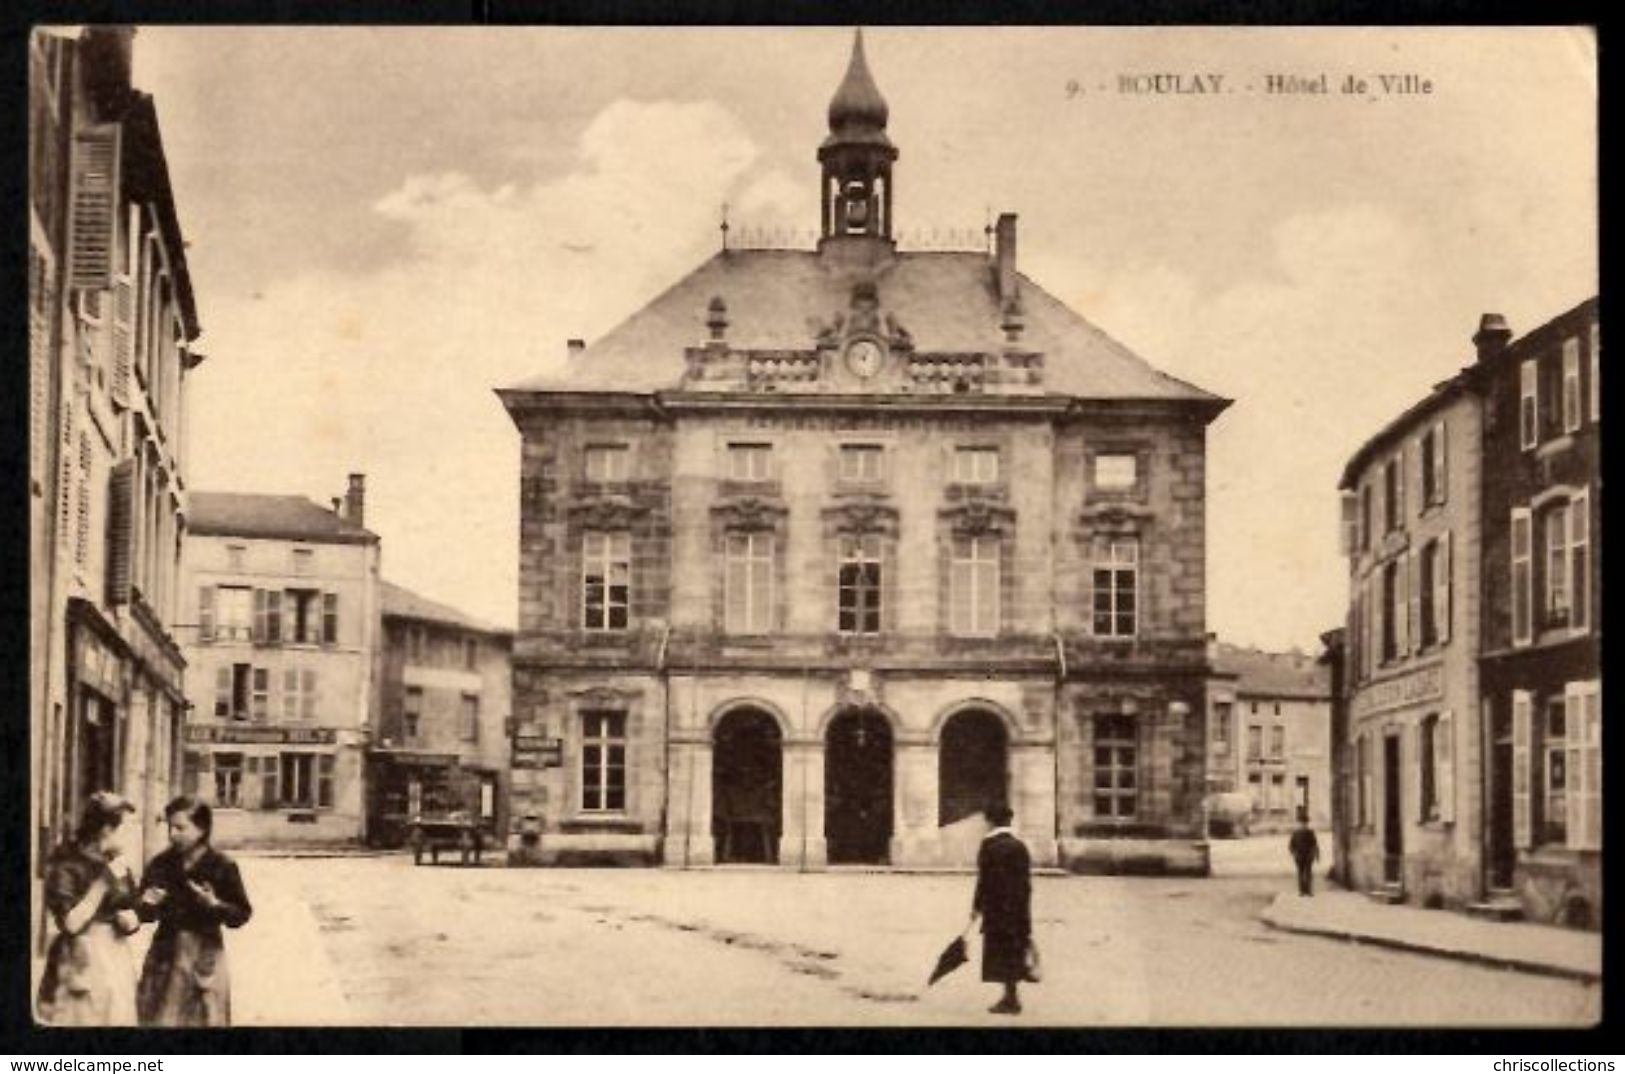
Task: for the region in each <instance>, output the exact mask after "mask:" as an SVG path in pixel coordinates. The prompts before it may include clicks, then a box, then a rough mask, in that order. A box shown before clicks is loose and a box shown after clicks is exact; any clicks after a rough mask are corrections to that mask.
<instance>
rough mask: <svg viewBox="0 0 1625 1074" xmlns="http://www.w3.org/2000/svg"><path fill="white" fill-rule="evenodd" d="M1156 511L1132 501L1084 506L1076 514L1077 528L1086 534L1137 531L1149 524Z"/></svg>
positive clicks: (1153, 518) (1129, 532)
mask: <svg viewBox="0 0 1625 1074" xmlns="http://www.w3.org/2000/svg"><path fill="white" fill-rule="evenodd" d="M1155 518H1156V512H1155V511H1152V510H1151V509H1150V508H1148V507H1142V506H1139V505H1137V504H1132V503H1108V504H1099V505H1096V506H1091V507H1085V508H1084V509H1083V511H1082V513H1081V514H1080V515H1079V516H1078V525H1079V529H1080V530H1081V531H1082V532H1083V533H1084V534H1086V535H1088V534H1098V533H1123V534H1131V533H1139V532H1141V531H1142V530H1144V529H1145V528H1146V527H1148V526H1149V525H1151V523H1152V521H1153V520H1155Z"/></svg>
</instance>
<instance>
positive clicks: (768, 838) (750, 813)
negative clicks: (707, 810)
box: [711, 708, 784, 864]
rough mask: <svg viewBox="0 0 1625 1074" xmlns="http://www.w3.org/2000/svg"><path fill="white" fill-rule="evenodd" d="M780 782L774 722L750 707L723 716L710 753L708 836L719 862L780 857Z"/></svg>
mask: <svg viewBox="0 0 1625 1074" xmlns="http://www.w3.org/2000/svg"><path fill="white" fill-rule="evenodd" d="M783 786H784V748H783V736H782V735H781V734H780V732H779V725H778V722H777V721H776V720H774V719H773V717H772V716H769V715H768V714H767V713H765V712H763V711H762V710H761V709H752V708H740V709H735V710H733V711H732V712H730V713H728V714H727V715H725V716H723V717H722V719H721V720H720V721H719V722H718V723H717V727H716V732H715V734H714V735H713V742H712V755H711V835H712V838H713V839H714V840H715V845H716V860H717V862H718V863H719V864H725V863H728V862H775V861H778V858H779V835H780V833H781V832H782V831H783V830H784V821H783V816H782V813H783V806H782V803H783V800H784V793H783Z"/></svg>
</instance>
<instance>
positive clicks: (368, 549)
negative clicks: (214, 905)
mask: <svg viewBox="0 0 1625 1074" xmlns="http://www.w3.org/2000/svg"><path fill="white" fill-rule="evenodd" d="M365 493H366V489H365V482H364V478H363V477H362V475H360V474H351V475H350V479H349V487H348V490H347V491H346V494H345V496H344V497H343V499H342V500H335V501H334V506H333V508H332V509H328V508H325V507H321V506H319V505H317V504H315V503H313V502H312V501H310V500H308V499H306V498H305V497H303V496H268V495H259V494H253V493H237V492H195V493H193V495H192V514H191V518H190V525H189V531H188V533H187V537H186V587H185V596H184V598H183V599H184V604H185V608H186V613H185V614H186V615H187V616H188V622H189V623H192V624H195V625H196V626H195V629H194V630H192V631H190V632H189V633H190V637H189V638H188V640H187V646H186V652H187V656H188V661H189V663H190V665H191V669H192V670H191V673H190V676H189V679H188V689H189V691H190V697H191V709H192V713H191V718H190V719H189V720H188V721H187V726H186V785H187V789H188V790H189V791H194V792H196V793H198V794H200V795H201V796H202V797H203V798H204V799H205V800H207V801H210V802H212V803H213V804H214V807H215V822H214V830H215V841H216V842H217V843H219V844H221V845H222V846H242V845H246V844H251V845H260V846H285V845H301V844H311V843H340V842H355V841H358V840H360V839H362V838H363V836H364V835H365V810H364V808H363V803H364V802H365V790H364V786H363V784H364V772H365V766H364V759H365V755H366V749H367V746H368V744H369V741H370V719H371V715H372V706H373V700H372V689H373V686H372V684H373V664H374V659H375V652H376V649H377V645H378V625H379V601H378V559H379V540H378V537H377V535H376V534H374V533H372V532H371V531H369V530H367V529H366V528H365V515H364V511H365Z"/></svg>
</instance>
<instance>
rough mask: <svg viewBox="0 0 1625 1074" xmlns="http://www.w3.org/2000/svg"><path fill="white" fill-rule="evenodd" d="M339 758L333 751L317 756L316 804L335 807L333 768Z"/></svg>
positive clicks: (318, 806) (324, 807) (320, 807)
mask: <svg viewBox="0 0 1625 1074" xmlns="http://www.w3.org/2000/svg"><path fill="white" fill-rule="evenodd" d="M336 760H337V758H335V757H334V756H333V755H332V754H331V753H322V754H318V755H317V756H316V806H317V808H319V809H331V808H333V769H334V762H335V761H336Z"/></svg>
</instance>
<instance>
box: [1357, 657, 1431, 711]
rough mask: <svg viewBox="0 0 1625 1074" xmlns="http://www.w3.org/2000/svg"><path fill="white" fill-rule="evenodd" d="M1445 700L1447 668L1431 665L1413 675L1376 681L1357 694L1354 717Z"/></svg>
mask: <svg viewBox="0 0 1625 1074" xmlns="http://www.w3.org/2000/svg"><path fill="white" fill-rule="evenodd" d="M1442 697H1444V667H1443V666H1442V665H1440V664H1431V665H1429V666H1427V667H1424V668H1419V669H1418V670H1416V671H1413V672H1411V673H1410V674H1409V675H1401V676H1399V677H1398V678H1393V679H1384V680H1382V681H1381V682H1374V683H1372V684H1371V685H1369V686H1367V687H1366V688H1365V689H1363V690H1361V691H1360V692H1359V693H1357V694H1355V695H1354V704H1353V709H1354V715H1356V716H1368V715H1370V714H1371V713H1374V712H1386V711H1388V710H1389V709H1397V708H1404V707H1405V706H1406V705H1415V704H1421V703H1422V702H1425V701H1436V700H1438V699H1440V698H1442Z"/></svg>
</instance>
